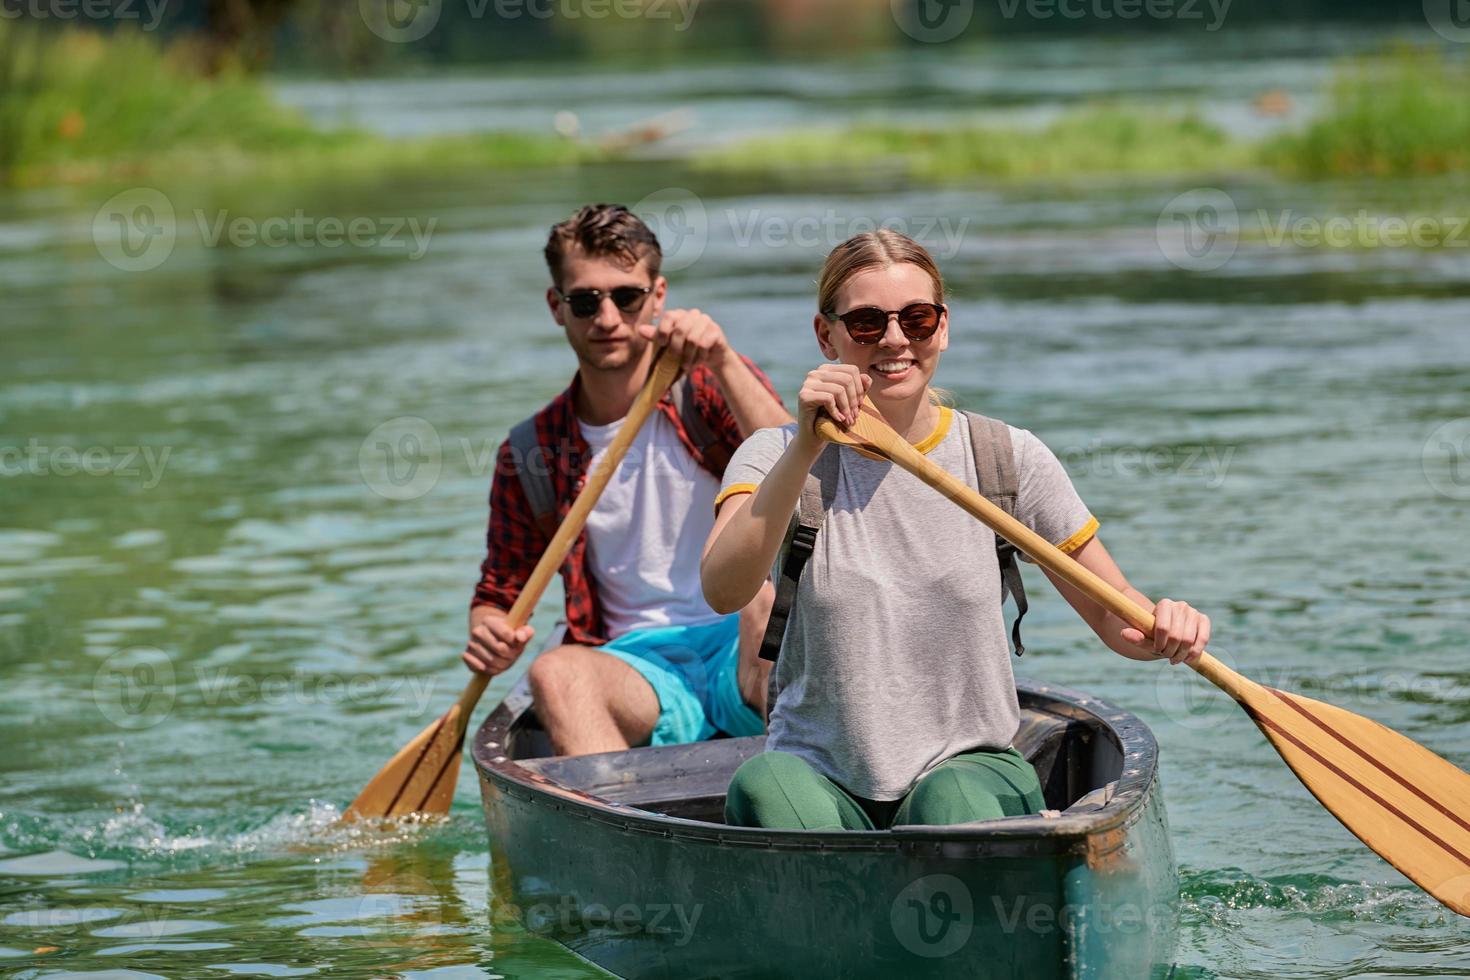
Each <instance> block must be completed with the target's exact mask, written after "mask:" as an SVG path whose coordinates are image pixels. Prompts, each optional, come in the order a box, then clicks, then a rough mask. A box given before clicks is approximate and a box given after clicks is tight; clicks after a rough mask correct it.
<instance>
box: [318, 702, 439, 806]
mask: <svg viewBox="0 0 1470 980" xmlns="http://www.w3.org/2000/svg"><path fill="white" fill-rule="evenodd" d="M464 732H465V721H464V718H463V715H462V714H461V711H460V706H459V705H458V704H454V705H452V706H451V707H450V708H449V710H448V711H446V712H445V713H444V714H443V715H441V716H440V717H439V718H438V720H436V721H435V722H434V723H433V724H431V725H429V727H428V728H425V729H424V730H423V731H421V732H419V733H418V735H417V736H415V738H414V739H413V741H411V742H409V743H408V744H407V745H405V746H404V747H403V748H401V749H399V750H398V754H397V755H395V756H394V757H393V758H391V759H389V760H388V764H387V765H385V766H384V767H383V768H382V769H380V770H378V774H377V775H376V776H374V777H373V778H372V780H371V781H370V782H369V783H368V784H367V786H366V787H364V788H363V791H362V792H361V793H359V794H357V799H355V800H353V801H352V805H351V806H349V807H348V808H347V812H346V813H344V814H342V819H343V820H356V819H359V818H362V817H369V818H371V817H401V816H406V815H407V814H410V813H429V814H444V813H448V812H449V805H450V804H451V803H452V802H453V801H454V787H455V784H456V783H457V782H458V781H459V760H460V755H461V753H462V751H463V749H464Z"/></svg>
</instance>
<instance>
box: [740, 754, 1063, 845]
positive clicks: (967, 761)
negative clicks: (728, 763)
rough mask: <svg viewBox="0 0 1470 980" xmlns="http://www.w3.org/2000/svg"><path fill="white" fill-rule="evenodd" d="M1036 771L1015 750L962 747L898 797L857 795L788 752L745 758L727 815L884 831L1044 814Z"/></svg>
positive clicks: (800, 826) (746, 822)
mask: <svg viewBox="0 0 1470 980" xmlns="http://www.w3.org/2000/svg"><path fill="white" fill-rule="evenodd" d="M1045 806H1046V803H1045V802H1044V801H1043V800H1042V798H1041V784H1040V782H1038V780H1037V778H1036V770H1035V769H1033V768H1032V767H1031V763H1029V762H1027V761H1026V760H1025V758H1024V757H1023V756H1022V755H1021V753H1019V752H1017V751H1016V750H1015V749H1006V750H1005V751H1004V752H963V753H961V754H960V755H957V756H955V757H953V758H951V759H947V760H945V761H944V762H942V763H940V764H939V766H938V767H936V768H935V769H934V770H933V771H932V772H930V773H929V774H928V775H926V776H925V777H924V778H923V779H920V780H919V781H918V783H917V784H915V786H914V788H913V789H911V790H909V792H908V795H906V796H904V797H903V798H902V799H898V800H891V801H888V800H865V799H863V798H862V797H859V796H854V795H853V794H851V793H849V792H848V791H847V790H845V789H843V788H842V787H841V786H839V785H838V784H837V783H834V782H833V781H832V780H830V779H828V778H827V777H826V776H823V775H821V774H820V773H818V772H817V771H816V770H815V769H813V768H812V767H811V766H810V765H808V764H807V763H806V762H805V761H804V760H802V759H801V758H799V757H797V756H794V755H792V754H791V753H789V752H762V753H761V754H760V755H758V756H755V757H753V758H750V759H747V760H745V763H744V764H743V765H742V766H741V767H740V768H739V769H738V770H736V772H735V778H734V779H732V780H731V781H730V791H729V793H728V795H727V796H726V797H725V822H726V823H729V824H733V825H734V826H737V827H771V828H779V829H785V830H886V829H887V828H889V827H893V826H896V825H903V824H936V825H943V824H956V823H968V822H969V821H971V820H992V819H995V818H996V817H1017V816H1021V815H1023V814H1028V813H1039V812H1041V810H1042V808H1044V807H1045Z"/></svg>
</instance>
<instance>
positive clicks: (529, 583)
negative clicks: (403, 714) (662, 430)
mask: <svg viewBox="0 0 1470 980" xmlns="http://www.w3.org/2000/svg"><path fill="white" fill-rule="evenodd" d="M679 368H680V364H679V359H678V358H676V357H673V356H672V355H670V354H668V353H663V354H661V355H659V357H658V359H657V360H656V361H654V364H653V368H652V370H650V371H649V372H648V380H647V381H645V382H643V387H642V388H641V389H639V391H638V397H637V398H635V399H634V400H633V407H632V408H630V409H629V410H628V414H627V416H625V417H624V419H623V425H622V428H620V429H618V434H617V435H616V436H614V437H613V441H612V443H611V444H610V445H608V447H607V451H606V452H604V453H603V454H602V458H601V459H599V460H598V461H597V466H595V467H594V468H593V470H592V472H591V473H590V474H588V476H587V483H586V484H585V485H584V486H583V487H582V491H581V492H580V493H578V494H577V499H576V500H574V501H573V502H572V507H571V509H570V510H568V511H567V516H566V517H564V518H563V519H562V522H561V524H560V525H558V526H557V529H556V533H555V534H553V535H552V536H551V541H550V543H549V544H547V545H546V550H545V551H543V552H542V553H541V560H540V561H538V562H536V567H535V568H534V569H533V570H532V571H531V577H530V578H528V579H526V584H525V585H524V586H523V587H522V588H521V594H520V595H519V596H518V597H517V598H516V601H515V603H514V604H513V605H512V606H511V607H510V612H508V613H507V614H506V617H505V618H506V622H508V623H509V624H510V627H511V629H519V628H520V627H522V626H524V625H526V623H528V622H529V621H530V619H531V614H532V613H533V612H535V611H536V603H538V602H540V601H541V595H542V593H544V592H545V591H546V587H547V586H548V585H550V584H551V578H552V576H553V575H555V574H556V573H557V571H558V570H559V569H560V568H561V565H562V562H564V561H566V558H567V555H568V554H570V553H571V550H572V545H574V544H576V542H577V537H578V536H579V535H580V534H581V533H582V528H583V527H584V526H585V525H586V524H587V517H588V515H590V514H591V513H592V508H593V507H596V506H597V501H598V498H600V497H601V496H602V491H603V488H605V487H606V486H607V484H608V481H609V480H611V479H612V477H613V474H614V473H616V472H617V471H618V466H619V464H621V463H622V461H623V457H624V456H625V455H627V453H628V447H629V446H631V445H633V440H634V439H636V438H638V432H639V430H641V429H642V428H643V423H644V422H646V421H648V417H649V416H650V415H652V414H653V412H654V409H655V408H657V406H658V402H659V399H661V398H663V396H664V392H666V391H668V390H669V386H670V385H672V384H673V383H674V379H675V378H677V377H678V376H679ZM490 676H491V675H489V674H482V673H479V672H478V671H476V672H475V674H474V675H473V676H472V677H471V678H470V682H469V683H468V684H466V685H465V689H464V693H462V694H461V695H460V696H459V701H458V702H457V703H458V705H459V708H460V717H461V718H465V719H468V718H469V716H470V712H471V711H473V710H474V708H475V705H476V704H478V703H479V701H480V696H481V695H482V694H484V693H485V688H486V686H488V685H489V683H490Z"/></svg>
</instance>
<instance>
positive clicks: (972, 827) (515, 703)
mask: <svg viewBox="0 0 1470 980" xmlns="http://www.w3.org/2000/svg"><path fill="white" fill-rule="evenodd" d="M1016 688H1017V694H1018V696H1019V698H1020V700H1021V703H1022V706H1023V707H1029V708H1032V709H1033V710H1037V711H1042V712H1044V713H1047V714H1051V715H1054V716H1056V717H1059V718H1062V719H1066V720H1071V721H1077V722H1081V723H1084V724H1087V725H1089V726H1091V727H1092V728H1094V729H1095V730H1097V731H1099V732H1101V733H1102V734H1104V735H1105V736H1107V737H1108V738H1109V740H1110V741H1112V742H1113V744H1114V747H1115V748H1116V750H1117V751H1118V753H1119V754H1120V755H1121V757H1122V771H1121V772H1120V773H1119V774H1118V776H1117V785H1116V787H1115V789H1114V791H1113V793H1112V796H1111V797H1110V798H1109V800H1108V801H1107V802H1106V803H1104V804H1101V805H1097V806H1095V807H1090V808H1087V809H1085V810H1083V811H1081V812H1069V811H1062V812H1061V813H1060V814H1058V815H1055V816H1046V815H1035V816H1026V817H1007V818H1004V819H1002V820H990V821H982V822H978V823H974V824H958V825H950V826H901V827H895V828H893V829H890V830H873V831H828V830H772V829H766V828H756V827H732V826H730V825H728V824H720V823H711V822H707V821H703V820H693V819H689V818H687V817H678V816H671V815H668V814H663V813H658V812H655V811H652V810H647V809H643V808H640V807H636V806H633V805H631V804H626V803H617V802H612V801H608V800H604V799H601V798H599V797H597V796H595V795H593V794H591V793H587V792H583V791H581V790H577V789H573V788H570V787H566V786H561V785H558V784H556V783H554V782H553V781H552V780H550V779H548V778H547V777H545V776H543V775H541V774H540V773H537V772H534V771H532V770H531V769H529V768H527V767H525V766H523V765H521V764H520V763H519V762H518V761H516V760H515V759H512V758H510V757H509V756H508V755H507V754H506V751H505V747H506V746H507V745H508V744H510V742H509V740H510V738H511V737H512V735H513V733H514V729H515V727H516V726H517V724H518V723H519V722H520V720H521V718H522V716H523V715H524V714H525V713H526V712H528V711H529V710H530V705H531V697H530V692H529V689H528V688H527V687H526V684H525V681H524V680H522V681H521V682H520V683H518V684H517V685H516V686H515V688H514V689H512V691H511V692H510V693H509V694H507V695H506V697H505V699H504V700H503V701H502V702H501V703H500V705H498V706H497V707H496V708H495V709H494V710H493V711H492V712H491V714H490V715H489V716H488V717H487V718H486V719H485V721H484V723H483V724H482V725H481V726H480V728H479V730H478V731H477V732H476V733H475V737H474V739H473V744H472V751H471V755H472V757H473V759H474V763H475V767H476V769H477V770H478V772H479V775H480V778H481V780H483V781H484V782H485V783H486V784H487V787H489V788H492V789H493V791H494V792H497V793H503V794H507V795H509V796H512V797H517V798H520V799H522V800H525V801H528V802H531V803H533V804H536V805H539V806H546V807H552V808H554V809H556V810H558V811H562V810H564V811H566V812H567V813H568V814H569V815H575V816H577V817H580V818H582V819H586V820H590V821H593V822H595V823H599V824H604V825H611V826H612V827H614V828H616V829H617V830H618V831H620V832H623V833H631V834H638V835H640V836H644V835H646V836H651V837H658V838H671V839H680V840H689V841H701V842H704V843H706V844H716V845H719V846H724V847H735V848H742V849H746V848H749V849H762V850H793V851H809V850H832V851H844V852H852V851H872V852H884V851H894V850H904V851H913V850H916V849H918V850H923V849H925V848H926V847H930V846H932V847H937V848H942V849H943V851H944V852H945V853H946V854H949V855H954V856H960V855H969V856H977V857H978V856H1017V857H1024V856H1035V855H1040V854H1047V855H1056V854H1081V853H1089V852H1090V853H1092V854H1093V855H1097V854H1099V853H1106V852H1107V851H1109V850H1111V849H1112V847H1111V846H1109V844H1108V840H1109V839H1110V838H1111V839H1114V840H1116V841H1119V842H1121V841H1122V840H1124V839H1126V836H1127V834H1126V831H1127V829H1128V828H1129V827H1131V826H1132V825H1133V824H1134V823H1135V822H1137V821H1138V820H1139V819H1141V818H1142V817H1143V816H1144V814H1145V813H1146V812H1147V810H1148V806H1147V804H1148V802H1149V800H1150V799H1151V798H1152V796H1153V794H1154V793H1155V792H1156V789H1157V782H1156V777H1157V771H1158V743H1157V742H1156V741H1155V740H1154V737H1153V734H1152V733H1151V732H1150V731H1149V729H1148V728H1147V726H1145V725H1144V724H1143V722H1142V721H1141V720H1139V719H1138V718H1137V717H1136V716H1134V715H1133V714H1132V713H1131V712H1128V711H1124V710H1122V709H1120V708H1116V707H1114V706H1112V705H1111V704H1108V703H1107V702H1104V701H1101V700H1099V699H1097V698H1094V697H1092V696H1091V695H1087V694H1083V693H1081V692H1077V691H1073V690H1069V689H1067V688H1063V687H1058V686H1056V685H1052V684H1042V683H1038V682H1034V681H1028V680H1023V679H1017V681H1016ZM632 751H637V750H632ZM1051 812H1054V811H1051Z"/></svg>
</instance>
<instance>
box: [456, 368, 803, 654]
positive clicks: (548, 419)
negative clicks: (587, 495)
mask: <svg viewBox="0 0 1470 980" xmlns="http://www.w3.org/2000/svg"><path fill="white" fill-rule="evenodd" d="M741 360H742V361H744V362H745V365H746V367H748V368H750V370H751V372H752V373H753V374H754V375H755V376H756V377H757V378H758V379H760V382H761V384H763V385H764V386H765V388H766V390H767V391H769V392H770V393H771V395H772V396H776V389H775V388H774V387H772V385H771V381H770V379H769V378H767V377H766V376H765V374H763V373H762V372H761V369H760V368H758V367H756V366H755V365H754V364H753V363H751V361H750V360H749V359H748V358H746V357H744V356H742V357H741ZM689 381H690V385H691V388H692V394H693V399H692V403H693V405H694V407H695V409H696V410H697V411H698V412H699V414H700V416H701V417H703V418H704V420H705V422H706V423H707V424H708V425H709V427H710V430H711V431H712V432H713V433H714V434H715V436H716V442H715V443H714V445H713V446H711V447H710V450H709V452H708V453H701V452H700V451H699V449H698V448H697V447H696V446H695V445H694V443H693V441H692V440H691V439H690V437H689V433H687V432H686V431H685V430H684V423H683V421H682V420H681V419H680V418H679V413H678V410H677V409H676V408H675V407H674V402H673V399H672V398H671V397H670V396H669V395H668V394H667V393H665V395H664V397H663V399H662V400H661V401H660V402H659V404H658V407H659V409H660V410H662V411H663V413H664V414H665V415H666V416H668V418H669V421H671V422H673V424H674V431H675V432H677V433H678V435H679V441H680V442H682V443H683V444H684V448H686V449H688V450H689V454H690V455H691V456H693V457H694V460H695V462H697V463H698V464H699V465H700V466H702V467H704V468H705V469H706V470H708V471H709V472H711V473H713V474H714V475H715V476H716V477H720V476H723V475H724V472H725V466H726V464H727V463H729V461H730V456H731V454H733V453H734V452H735V450H736V448H738V447H739V445H740V443H741V442H742V441H743V437H742V436H741V434H740V426H739V425H738V424H737V423H736V421H735V416H734V414H733V413H731V411H730V407H729V405H728V404H726V402H725V396H724V394H723V393H722V392H721V391H720V386H719V384H718V383H717V382H716V381H715V376H714V372H713V371H711V370H710V369H709V368H707V367H704V366H702V365H701V366H699V367H696V368H694V369H693V370H692V371H690V373H689ZM682 383H683V382H682V381H677V382H675V384H682ZM580 385H581V376H580V375H578V376H576V377H574V378H572V383H571V385H570V386H569V387H568V388H567V390H566V391H564V392H562V393H561V394H560V395H557V396H556V397H555V398H554V399H552V400H551V403H550V404H548V405H547V406H546V407H545V408H543V409H542V410H541V411H540V412H537V413H536V422H535V425H536V438H537V442H538V443H539V444H540V446H541V449H542V452H543V453H544V454H545V458H546V460H547V461H548V462H549V464H550V465H549V467H548V469H549V475H550V477H551V487H552V490H553V492H554V493H555V495H556V521H557V523H560V522H561V521H562V520H563V519H564V518H565V517H566V515H567V511H569V510H571V507H572V502H573V501H574V500H576V498H577V494H578V493H580V492H581V490H582V487H583V486H584V485H585V484H586V482H587V470H588V469H589V463H590V462H591V459H592V452H591V448H590V447H589V446H588V445H587V441H586V440H585V439H583V438H582V429H581V425H580V424H579V423H578V421H577V412H576V407H575V406H576V395H577V390H578V388H579V387H580ZM778 400H779V398H778ZM550 540H551V538H550V537H549V535H548V534H547V533H546V532H545V531H543V530H542V528H541V527H540V526H539V525H538V524H537V522H536V519H535V516H534V515H533V514H532V513H531V505H530V502H529V501H527V500H526V492H525V490H524V488H522V486H521V479H520V471H519V469H518V468H517V463H516V459H515V452H514V450H513V449H512V448H511V444H510V440H509V439H507V440H506V441H505V442H502V443H501V444H500V450H499V452H498V453H497V454H496V460H495V475H494V478H493V479H492V480H491V483H490V526H489V530H488V531H487V532H486V535H485V550H486V555H485V561H484V562H483V563H482V564H481V565H480V584H479V585H477V586H476V587H475V596H474V599H473V600H471V602H470V606H471V608H474V607H476V606H494V607H496V608H498V609H503V610H507V611H509V609H510V607H511V606H513V605H515V601H516V598H517V597H518V596H519V595H520V594H521V589H522V588H524V587H525V584H526V580H527V579H529V578H530V577H531V571H532V570H533V569H534V568H535V567H536V562H537V561H539V560H540V559H541V553H542V552H543V551H545V550H546V545H547V544H548V543H549V542H550ZM561 578H562V585H563V587H564V588H565V590H566V603H567V604H566V622H567V642H569V643H580V644H584V645H587V646H600V645H601V644H603V643H606V642H607V641H608V639H609V637H608V636H607V629H606V627H605V626H604V625H603V619H602V607H601V605H600V604H599V603H598V601H597V583H596V581H594V580H593V577H592V574H591V569H590V568H589V567H588V565H587V532H586V531H583V532H582V533H581V535H579V536H578V537H577V541H576V543H575V544H573V545H572V550H571V552H570V553H569V554H568V555H567V560H566V561H565V562H564V563H563V564H562V566H561Z"/></svg>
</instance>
